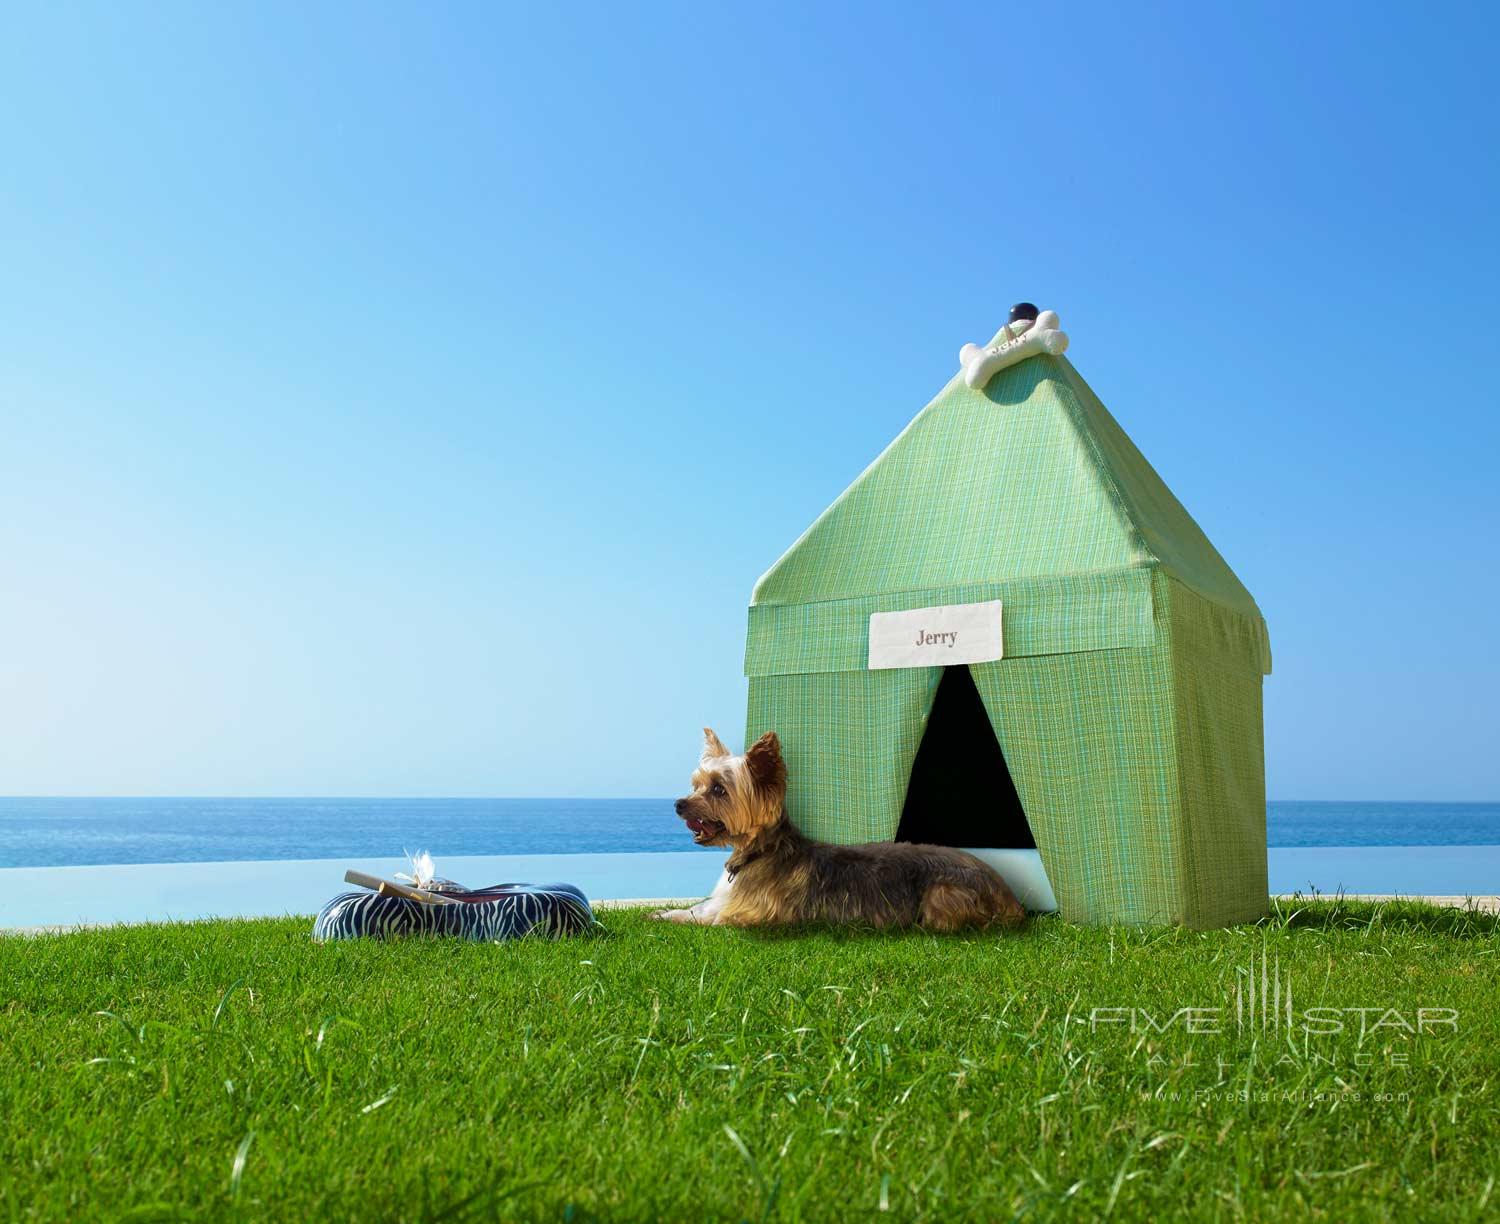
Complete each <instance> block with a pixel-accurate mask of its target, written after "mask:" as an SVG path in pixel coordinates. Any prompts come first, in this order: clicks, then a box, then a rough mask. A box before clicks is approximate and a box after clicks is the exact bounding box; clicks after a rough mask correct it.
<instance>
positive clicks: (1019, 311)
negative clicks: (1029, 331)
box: [1006, 302, 1042, 323]
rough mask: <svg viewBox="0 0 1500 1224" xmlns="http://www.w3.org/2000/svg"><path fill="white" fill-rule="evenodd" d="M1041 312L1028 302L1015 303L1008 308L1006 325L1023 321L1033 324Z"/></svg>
mask: <svg viewBox="0 0 1500 1224" xmlns="http://www.w3.org/2000/svg"><path fill="white" fill-rule="evenodd" d="M1041 313H1042V312H1041V311H1040V310H1038V309H1037V308H1036V307H1035V306H1033V305H1032V304H1031V303H1030V302H1017V303H1016V304H1015V305H1014V306H1012V307H1011V308H1010V318H1009V319H1007V320H1006V322H1007V323H1019V322H1022V321H1023V320H1024V321H1025V322H1027V323H1035V322H1036V317H1037V315H1039V314H1041Z"/></svg>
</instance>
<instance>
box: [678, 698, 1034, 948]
mask: <svg viewBox="0 0 1500 1224" xmlns="http://www.w3.org/2000/svg"><path fill="white" fill-rule="evenodd" d="M786 776H787V775H786V762H785V761H783V760H782V756H781V743H780V741H779V740H778V739H777V738H776V733H775V732H774V731H768V732H767V733H766V734H765V735H762V736H761V737H760V738H759V739H758V740H756V741H755V743H754V744H752V745H751V746H750V748H749V749H748V750H747V751H746V752H745V754H744V755H743V756H734V755H733V754H732V753H730V751H729V749H727V748H726V747H724V744H723V743H722V742H721V741H720V739H719V737H718V736H717V735H715V734H714V733H713V731H712V730H711V729H709V728H707V727H705V728H704V729H703V757H702V759H701V760H700V761H699V763H698V768H697V770H696V771H695V772H694V773H693V778H692V785H693V793H692V794H690V795H686V796H684V797H683V798H681V799H679V800H677V805H676V807H677V814H678V815H679V816H680V817H682V820H683V823H685V824H686V825H687V827H688V829H689V831H691V833H692V835H693V840H694V841H695V842H696V843H697V844H698V845H700V846H726V845H727V846H732V847H733V852H732V853H731V854H730V856H729V861H728V862H727V863H726V864H725V869H724V875H723V877H721V879H720V881H719V886H718V887H717V888H715V889H714V891H713V894H712V895H711V896H710V897H708V898H707V899H706V900H704V901H700V902H699V903H698V904H697V905H694V906H692V907H690V908H688V909H678V910H662V911H660V912H659V913H657V914H655V915H653V917H656V918H661V919H664V920H666V921H669V922H692V923H702V924H705V925H713V926H739V927H757V926H784V925H790V924H795V923H815V922H816V923H841V924H852V925H858V926H872V927H909V926H921V927H924V928H926V929H927V930H931V931H957V930H961V929H963V928H965V927H985V926H990V925H992V924H993V925H1000V926H1014V925H1016V924H1018V923H1019V922H1021V921H1022V919H1024V918H1025V910H1023V909H1022V907H1021V903H1020V902H1019V901H1017V900H1016V895H1015V893H1013V892H1011V890H1010V887H1009V886H1008V885H1007V884H1006V883H1005V881H1004V880H1003V879H1001V878H1000V876H999V874H998V873H997V872H996V871H995V870H994V869H993V868H991V867H990V866H988V865H987V864H985V863H982V862H980V861H979V860H978V859H977V858H975V857H974V856H973V855H972V854H965V853H964V852H963V851H962V850H955V849H953V848H952V847H949V846H924V845H918V844H915V843H911V842H871V843H869V844H867V845H862V846H837V845H831V844H829V843H827V842H820V841H814V840H813V839H812V838H810V837H805V836H803V834H801V833H800V832H798V830H797V828H796V827H795V826H794V825H793V824H792V823H791V821H790V820H788V819H787V815H786Z"/></svg>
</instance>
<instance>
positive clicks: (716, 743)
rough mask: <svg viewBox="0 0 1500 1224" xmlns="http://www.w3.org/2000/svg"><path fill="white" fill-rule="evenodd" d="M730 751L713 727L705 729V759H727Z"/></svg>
mask: <svg viewBox="0 0 1500 1224" xmlns="http://www.w3.org/2000/svg"><path fill="white" fill-rule="evenodd" d="M729 755H730V752H729V749H728V748H726V747H724V741H723V740H721V739H720V738H719V737H718V736H717V735H715V734H714V729H713V728H712V727H704V728H703V759H704V760H705V761H712V760H713V759H714V758H715V757H727V756H729Z"/></svg>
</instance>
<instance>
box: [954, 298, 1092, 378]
mask: <svg viewBox="0 0 1500 1224" xmlns="http://www.w3.org/2000/svg"><path fill="white" fill-rule="evenodd" d="M1058 323H1059V319H1058V317H1057V312H1056V311H1055V310H1044V311H1042V313H1041V314H1039V315H1037V317H1036V322H1035V323H1032V324H1029V325H1028V324H1027V323H1026V322H1025V320H1017V321H1016V322H1015V323H1007V324H1006V325H1005V326H1004V327H1002V328H1001V329H1000V330H999V331H997V332H996V333H995V334H994V336H993V337H992V338H991V340H990V342H989V343H988V344H986V345H985V346H984V347H983V348H981V347H980V346H979V345H977V344H966V345H964V346H963V348H961V349H960V350H959V351H958V363H959V365H960V366H961V367H962V368H963V372H964V382H966V383H967V384H968V385H969V386H971V387H975V388H978V387H982V386H984V384H985V383H987V382H989V381H990V379H991V378H993V377H994V376H995V375H996V374H998V373H999V372H1000V371H1001V370H1003V369H1005V368H1006V367H1007V366H1013V365H1015V364H1016V362H1018V361H1025V360H1026V358H1028V357H1034V356H1035V355H1036V354H1037V353H1050V354H1051V355H1052V356H1054V357H1056V356H1058V355H1059V354H1061V353H1065V352H1067V351H1068V334H1067V333H1066V332H1063V331H1059V330H1058Z"/></svg>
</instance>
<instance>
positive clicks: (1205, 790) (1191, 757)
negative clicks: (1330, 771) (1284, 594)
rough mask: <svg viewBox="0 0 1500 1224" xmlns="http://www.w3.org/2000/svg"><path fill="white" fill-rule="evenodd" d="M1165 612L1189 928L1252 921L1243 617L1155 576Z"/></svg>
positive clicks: (1259, 889) (1255, 676)
mask: <svg viewBox="0 0 1500 1224" xmlns="http://www.w3.org/2000/svg"><path fill="white" fill-rule="evenodd" d="M1157 583H1158V586H1159V588H1160V597H1159V598H1158V601H1157V602H1158V605H1161V604H1165V605H1167V606H1168V608H1169V609H1170V611H1169V616H1170V621H1171V643H1172V645H1171V650H1172V677H1173V685H1172V689H1173V701H1174V706H1175V714H1176V717H1175V720H1174V721H1175V722H1176V727H1177V753H1176V756H1177V766H1178V773H1179V783H1178V785H1179V788H1180V790H1181V793H1182V801H1183V812H1184V816H1183V829H1182V834H1183V850H1184V859H1185V861H1184V886H1185V890H1186V894H1187V909H1186V913H1185V914H1184V916H1183V921H1184V922H1186V923H1187V924H1188V925H1189V926H1195V927H1213V926H1225V925H1228V924H1229V923H1234V922H1254V921H1255V920H1256V919H1258V918H1262V917H1264V916H1265V913H1266V910H1267V908H1268V905H1269V902H1268V896H1267V894H1268V891H1269V889H1268V884H1267V872H1266V768H1265V741H1264V725H1263V720H1262V712H1261V688H1262V680H1261V668H1260V666H1259V665H1258V664H1257V663H1256V661H1255V660H1254V658H1253V656H1250V655H1248V654H1247V652H1246V651H1245V650H1244V649H1242V648H1241V646H1240V643H1239V637H1240V636H1241V633H1240V631H1241V629H1242V625H1241V618H1239V617H1236V616H1235V614H1234V613H1233V612H1230V611H1229V610H1227V609H1225V608H1222V607H1219V606H1218V605H1215V604H1213V603H1210V602H1209V601H1208V600H1206V599H1204V598H1202V597H1201V596H1199V595H1197V594H1195V593H1194V592H1193V591H1191V590H1189V589H1188V588H1187V587H1186V586H1184V585H1183V584H1182V583H1179V582H1174V581H1172V580H1171V579H1169V578H1167V577H1165V576H1158V578H1157Z"/></svg>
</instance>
